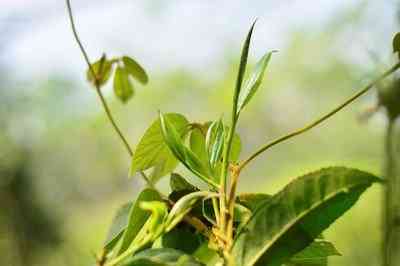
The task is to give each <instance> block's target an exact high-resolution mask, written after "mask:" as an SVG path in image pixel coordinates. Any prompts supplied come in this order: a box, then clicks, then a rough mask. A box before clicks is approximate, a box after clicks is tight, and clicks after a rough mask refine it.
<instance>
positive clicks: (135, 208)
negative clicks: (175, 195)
mask: <svg viewBox="0 0 400 266" xmlns="http://www.w3.org/2000/svg"><path fill="white" fill-rule="evenodd" d="M154 200H161V197H160V194H159V193H158V192H157V191H156V190H153V189H150V188H147V189H145V190H143V191H142V192H141V193H140V194H139V196H138V198H137V199H136V202H135V204H133V205H132V207H131V209H130V212H129V220H128V223H127V226H126V229H125V232H124V234H123V237H122V243H121V247H120V249H119V251H118V254H121V253H122V252H124V251H125V250H126V249H127V248H128V247H129V245H130V244H131V243H132V241H133V240H134V239H135V237H136V235H137V234H138V233H139V231H140V229H141V228H142V227H143V225H144V224H145V223H146V221H147V219H148V218H149V217H150V214H149V213H148V212H146V211H145V210H143V209H142V208H141V207H140V203H141V202H146V201H154Z"/></svg>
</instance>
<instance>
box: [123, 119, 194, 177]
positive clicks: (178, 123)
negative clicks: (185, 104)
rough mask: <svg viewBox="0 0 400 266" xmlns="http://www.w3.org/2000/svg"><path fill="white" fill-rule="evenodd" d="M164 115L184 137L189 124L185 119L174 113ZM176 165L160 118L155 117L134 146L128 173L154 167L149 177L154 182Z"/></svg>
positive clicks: (131, 173)
mask: <svg viewBox="0 0 400 266" xmlns="http://www.w3.org/2000/svg"><path fill="white" fill-rule="evenodd" d="M164 116H165V117H167V118H168V121H169V122H170V123H171V124H173V125H174V127H175V129H176V131H177V132H178V134H179V135H180V136H181V138H184V137H185V136H186V132H187V126H188V124H189V123H188V121H187V119H186V118H185V117H184V116H183V115H181V114H176V113H169V114H165V115H164ZM177 165H178V161H177V159H176V158H175V156H174V155H173V154H172V153H171V151H170V149H169V148H168V146H167V144H166V143H165V141H164V136H163V133H162V130H161V123H160V119H157V120H155V121H154V122H153V123H152V124H151V126H150V127H149V128H148V129H147V130H146V132H145V133H144V135H143V137H142V138H141V140H140V141H139V144H138V145H137V147H136V150H135V152H134V154H133V157H132V163H131V170H130V175H133V174H134V173H135V172H137V171H144V170H147V169H149V168H151V167H155V169H154V171H153V173H152V175H151V176H150V178H151V180H152V181H153V182H156V181H158V180H159V179H160V178H161V177H163V176H165V175H167V174H169V173H171V172H172V171H173V170H174V169H175V168H176V166H177Z"/></svg>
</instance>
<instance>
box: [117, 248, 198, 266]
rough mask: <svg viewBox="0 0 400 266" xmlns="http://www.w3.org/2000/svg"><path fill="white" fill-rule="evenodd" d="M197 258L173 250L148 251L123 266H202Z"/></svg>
mask: <svg viewBox="0 0 400 266" xmlns="http://www.w3.org/2000/svg"><path fill="white" fill-rule="evenodd" d="M202 265H203V264H202V263H200V262H198V261H197V260H196V259H195V258H193V257H191V256H189V255H187V254H185V253H183V252H181V251H179V250H175V249H172V248H160V249H147V250H144V251H142V252H139V253H138V254H136V255H135V256H134V257H132V258H131V259H129V260H128V261H127V262H126V263H124V264H123V266H202Z"/></svg>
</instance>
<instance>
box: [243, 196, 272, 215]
mask: <svg viewBox="0 0 400 266" xmlns="http://www.w3.org/2000/svg"><path fill="white" fill-rule="evenodd" d="M270 199H271V195H268V194H262V193H245V194H240V195H238V196H237V199H236V201H237V203H239V204H241V205H243V206H245V207H246V208H248V209H250V210H251V211H255V210H256V209H257V208H258V207H259V206H260V204H263V203H264V202H265V201H266V200H270Z"/></svg>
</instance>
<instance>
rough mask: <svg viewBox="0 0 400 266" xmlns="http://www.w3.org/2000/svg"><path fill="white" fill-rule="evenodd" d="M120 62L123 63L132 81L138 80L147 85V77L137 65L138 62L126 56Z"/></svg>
mask: <svg viewBox="0 0 400 266" xmlns="http://www.w3.org/2000/svg"><path fill="white" fill-rule="evenodd" d="M122 61H123V62H124V65H125V68H126V70H127V71H128V73H129V74H130V75H131V76H132V77H133V78H134V79H136V80H138V81H139V82H141V83H142V84H147V82H148V81H149V77H148V76H147V73H146V71H145V70H144V68H143V67H142V66H141V65H139V63H138V62H136V61H135V60H133V59H132V58H130V57H128V56H124V57H122Z"/></svg>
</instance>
